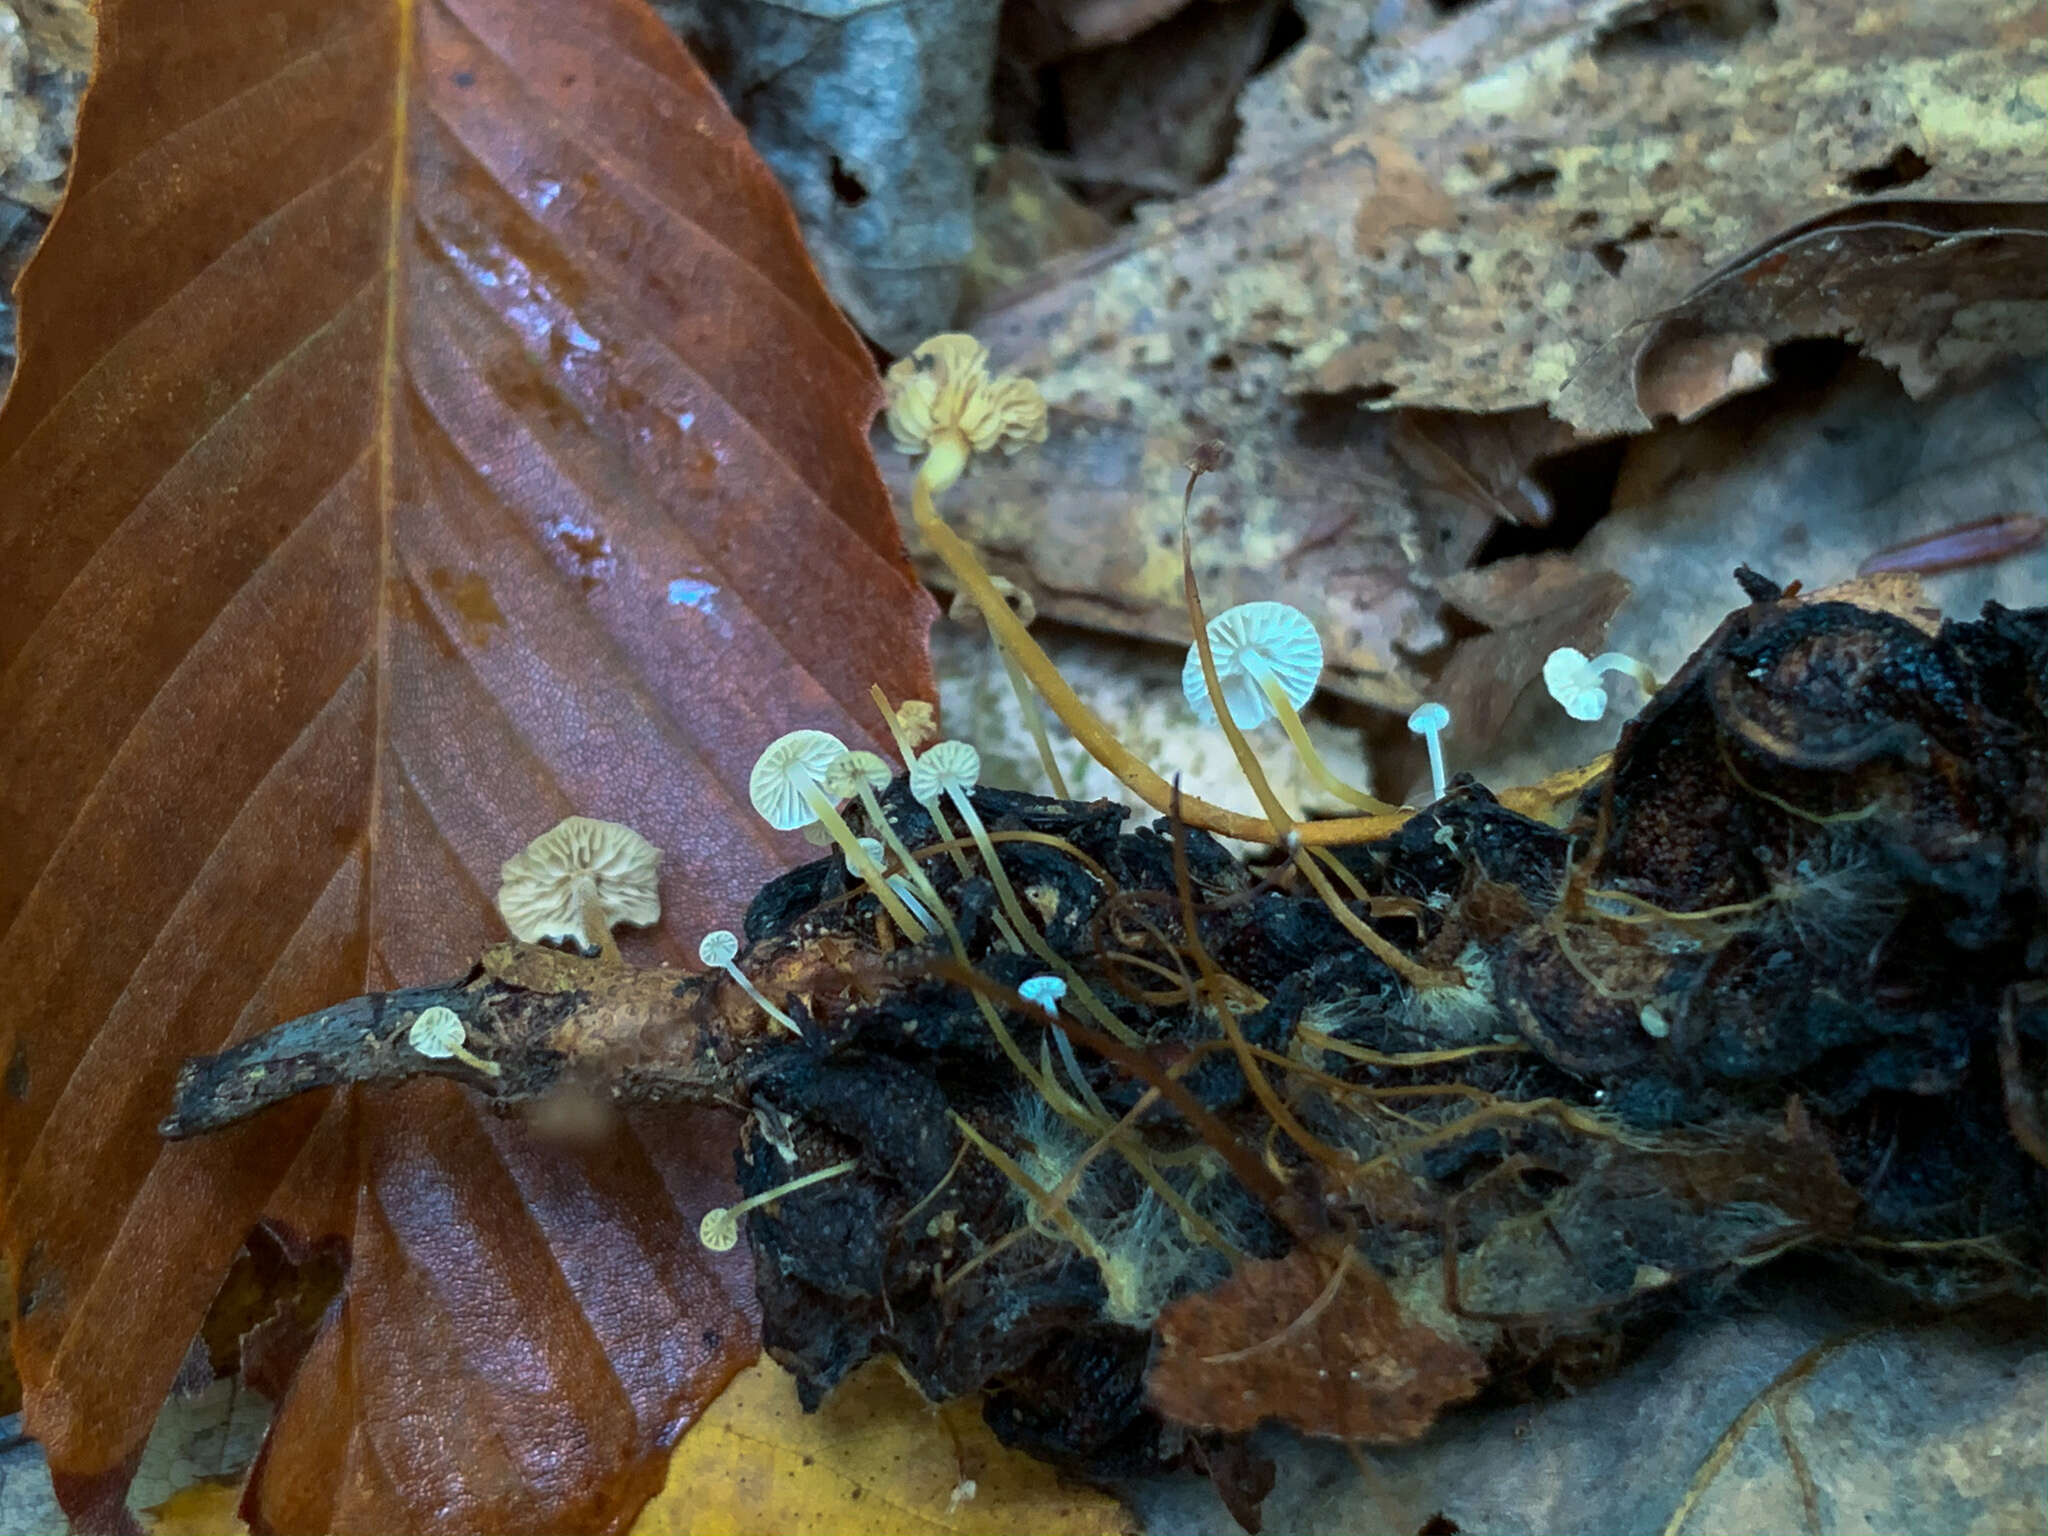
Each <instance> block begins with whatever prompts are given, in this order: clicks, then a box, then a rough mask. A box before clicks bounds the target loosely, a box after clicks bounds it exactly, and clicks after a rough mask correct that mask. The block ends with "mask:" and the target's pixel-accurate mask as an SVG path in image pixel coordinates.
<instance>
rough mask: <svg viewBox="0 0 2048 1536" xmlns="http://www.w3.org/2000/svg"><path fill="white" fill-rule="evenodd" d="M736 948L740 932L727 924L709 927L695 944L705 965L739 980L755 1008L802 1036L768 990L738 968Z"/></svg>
mask: <svg viewBox="0 0 2048 1536" xmlns="http://www.w3.org/2000/svg"><path fill="white" fill-rule="evenodd" d="M739 952H740V938H739V935H738V934H736V933H734V932H733V931H732V930H731V929H730V928H714V929H712V930H711V932H709V933H707V934H705V935H704V938H703V941H702V942H701V943H699V944H698V946H697V958H698V959H699V960H701V961H703V962H704V964H706V965H715V966H717V967H718V969H719V970H721V971H723V972H725V974H726V975H728V976H730V977H731V978H732V979H733V980H734V981H735V982H737V983H738V984H739V989H740V990H741V991H742V992H744V993H746V994H747V996H748V997H750V998H752V999H753V1001H754V1006H755V1007H756V1008H759V1009H760V1010H761V1011H762V1012H763V1013H765V1014H767V1015H768V1017H769V1018H771V1019H773V1020H774V1021H775V1022H776V1023H778V1024H780V1025H781V1026H782V1027H783V1028H784V1029H786V1030H788V1031H789V1032H790V1033H791V1034H792V1035H795V1036H796V1037H797V1039H799V1040H801V1039H803V1037H804V1032H803V1030H802V1029H801V1028H799V1027H798V1025H797V1022H796V1020H795V1019H792V1018H791V1017H790V1016H789V1015H788V1014H786V1013H784V1012H783V1011H782V1010H781V1009H780V1008H778V1007H776V1006H775V1005H774V1004H773V1003H771V1002H770V1001H768V995H767V993H765V992H763V991H762V990H761V989H760V988H759V987H757V986H755V985H754V983H753V980H752V978H750V977H749V976H748V975H747V973H746V972H745V971H743V970H741V969H740V968H739Z"/></svg>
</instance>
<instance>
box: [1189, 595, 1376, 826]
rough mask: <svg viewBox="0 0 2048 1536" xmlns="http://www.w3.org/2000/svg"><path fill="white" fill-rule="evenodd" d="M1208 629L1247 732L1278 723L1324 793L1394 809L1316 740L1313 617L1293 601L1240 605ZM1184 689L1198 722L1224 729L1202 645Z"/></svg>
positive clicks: (1319, 645)
mask: <svg viewBox="0 0 2048 1536" xmlns="http://www.w3.org/2000/svg"><path fill="white" fill-rule="evenodd" d="M1207 629H1208V638H1209V654H1210V656H1211V657H1212V658H1213V659H1214V661H1215V663H1216V680H1217V682H1219V683H1221V684H1222V685H1223V706H1224V707H1225V708H1227V709H1228V710H1229V711H1230V718H1231V720H1232V721H1233V722H1234V723H1235V724H1236V725H1237V726H1238V728H1239V729H1240V730H1247V731H1249V730H1252V729H1254V728H1256V727H1258V726H1261V725H1263V724H1265V723H1266V721H1268V720H1278V721H1279V722H1280V725H1281V728H1282V729H1283V730H1285V731H1286V732H1287V739H1288V740H1289V741H1290V742H1292V743H1293V744H1294V751H1295V755H1296V756H1298V757H1299V758H1300V759H1301V762H1302V766H1303V767H1305V768H1307V769H1308V771H1309V773H1310V774H1311V775H1312V776H1313V777H1314V779H1315V780H1316V782H1317V783H1318V784H1320V785H1322V786H1323V788H1324V789H1326V790H1328V791H1329V792H1330V793H1331V794H1333V795H1335V796H1336V797H1337V798H1338V799H1340V800H1343V801H1346V802H1347V803H1349V804H1351V805H1355V806H1358V807H1359V808H1360V809H1362V810H1367V811H1374V812H1385V811H1391V810H1393V809H1394V807H1393V806H1391V805H1388V804H1387V803H1386V802H1385V801H1382V800H1376V799H1374V798H1373V797H1372V796H1371V795H1368V794H1366V793H1365V792H1364V791H1363V790H1359V789H1354V788H1352V787H1351V786H1350V785H1349V784H1347V783H1345V782H1344V781H1343V780H1342V779H1341V778H1339V777H1338V776H1337V775H1336V774H1335V773H1334V772H1332V771H1331V769H1330V766H1329V764H1327V763H1325V762H1324V761H1323V758H1322V754H1321V753H1319V752H1317V751H1316V749H1315V746H1314V744H1313V743H1311V742H1310V740H1309V738H1308V728H1307V727H1306V726H1305V725H1303V724H1302V720H1301V710H1302V708H1303V707H1304V706H1305V705H1306V704H1307V703H1308V701H1309V700H1310V699H1311V698H1313V697H1315V691H1316V680H1317V679H1318V678H1320V677H1321V676H1322V673H1323V642H1322V639H1321V637H1320V636H1318V635H1317V634H1316V627H1315V625H1314V624H1312V623H1310V622H1309V618H1308V615H1307V614H1305V613H1303V612H1302V611H1301V610H1300V609H1299V608H1294V607H1290V606H1289V605H1288V604H1286V603H1273V602H1257V603H1239V604H1238V605H1237V606H1236V607H1235V608H1226V609H1225V610H1224V611H1223V612H1222V613H1219V614H1217V615H1216V617H1215V618H1213V619H1211V620H1210V621H1209V623H1208V626H1207ZM1180 687H1181V692H1182V693H1183V694H1185V695H1186V696H1187V701H1188V707H1189V708H1190V709H1192V710H1193V711H1194V712H1195V716H1196V718H1197V719H1199V720H1200V721H1201V722H1202V723H1203V724H1204V725H1214V724H1216V723H1217V720H1216V700H1214V699H1212V698H1210V697H1209V684H1208V679H1207V678H1206V677H1204V676H1203V674H1202V652H1201V648H1200V647H1199V646H1194V645H1191V646H1189V647H1188V658H1187V661H1186V663H1185V664H1184V665H1183V666H1182V667H1181V672H1180Z"/></svg>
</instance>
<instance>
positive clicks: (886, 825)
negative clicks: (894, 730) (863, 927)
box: [825, 752, 952, 930]
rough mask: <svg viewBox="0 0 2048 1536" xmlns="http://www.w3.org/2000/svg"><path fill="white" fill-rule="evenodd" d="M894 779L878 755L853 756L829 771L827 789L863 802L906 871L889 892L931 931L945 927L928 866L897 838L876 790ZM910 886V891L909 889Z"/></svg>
mask: <svg viewBox="0 0 2048 1536" xmlns="http://www.w3.org/2000/svg"><path fill="white" fill-rule="evenodd" d="M911 755H912V756H914V755H915V754H914V753H913V754H911ZM894 777H895V775H894V774H892V773H891V772H890V771H889V765H888V764H887V763H886V762H884V761H883V760H882V759H881V758H880V757H879V756H877V755H876V754H875V753H873V752H849V753H847V754H846V755H845V756H844V757H842V758H840V759H839V760H838V761H837V762H835V763H834V764H833V765H832V766H831V767H830V768H828V769H826V770H825V789H826V791H827V792H828V793H830V794H834V795H857V796H858V797H859V798H860V808H861V809H862V810H863V811H865V812H866V813H867V818H868V825H869V826H871V827H873V828H874V829H875V830H876V831H877V832H879V833H881V834H882V839H881V840H882V843H883V844H884V845H886V846H887V847H888V849H889V852H890V853H892V854H893V855H895V858H896V862H897V863H898V864H900V865H902V867H903V873H902V874H900V875H891V876H890V877H889V889H890V890H892V891H894V892H895V893H896V894H897V895H898V896H900V897H901V898H902V899H903V904H904V905H905V906H906V907H908V908H910V910H911V915H912V916H914V917H916V918H918V919H919V920H920V921H922V922H923V923H924V925H925V927H926V929H927V930H929V929H931V928H933V927H943V926H945V925H944V924H943V923H940V922H935V921H934V919H933V917H932V913H933V912H934V911H937V912H943V911H945V903H944V902H942V901H940V900H939V892H938V888H937V887H936V886H934V885H933V884H932V883H931V881H930V880H929V879H928V878H926V876H925V872H924V866H923V865H921V864H919V863H918V861H917V860H916V858H914V857H913V856H912V855H911V852H910V849H909V848H907V847H906V846H904V842H903V839H902V838H901V837H900V836H898V835H897V832H896V828H895V826H894V824H893V823H891V822H890V820H889V815H888V812H886V811H884V810H883V809H882V802H881V801H880V800H879V799H878V798H876V795H875V791H876V790H878V789H886V788H888V786H889V781H890V780H891V779H892V778H894ZM946 835H947V837H948V838H949V839H950V838H951V836H952V834H951V832H948V833H947V834H946ZM873 841H874V839H873V838H867V837H863V838H861V839H860V844H861V846H862V847H863V848H866V847H867V845H868V844H869V843H871V842H873ZM869 852H870V853H874V850H872V849H870V850H869ZM874 860H875V863H876V864H880V863H881V862H882V859H881V855H880V854H879V853H875V854H874ZM847 868H849V869H852V868H853V866H852V865H851V864H849V865H848V866H847ZM854 873H855V874H859V873H860V871H859V870H854ZM906 884H907V885H908V887H909V889H908V890H906V889H905V886H906ZM911 891H915V892H916V893H917V895H918V896H919V897H921V898H923V900H922V901H918V900H915V899H913V898H912V896H911Z"/></svg>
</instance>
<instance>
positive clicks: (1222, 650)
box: [1180, 602, 1323, 731]
mask: <svg viewBox="0 0 2048 1536" xmlns="http://www.w3.org/2000/svg"><path fill="white" fill-rule="evenodd" d="M1209 649H1210V651H1211V652H1212V653H1213V654H1214V656H1215V658H1216V680H1217V681H1218V682H1220V683H1221V684H1222V685H1223V701H1224V702H1225V703H1226V704H1228V705H1229V706H1230V718H1231V719H1232V720H1234V721H1236V722H1237V724H1238V726H1239V728H1240V729H1242V730H1247V731H1248V730H1250V729H1252V728H1253V727H1254V726H1259V725H1264V724H1265V723H1266V722H1267V721H1268V720H1270V719H1272V718H1273V706H1272V703H1271V701H1270V700H1268V699H1267V697H1266V691H1265V689H1264V688H1262V687H1260V686H1259V681H1258V679H1257V678H1256V677H1255V676H1254V675H1253V674H1254V673H1255V672H1257V671H1259V670H1261V669H1263V670H1264V671H1266V672H1267V673H1268V674H1270V675H1271V677H1272V678H1273V680H1274V681H1275V682H1276V683H1278V684H1279V685H1280V691H1281V692H1282V693H1284V694H1285V695H1286V696H1287V702H1288V703H1290V704H1292V705H1293V706H1294V707H1295V708H1296V709H1300V708H1301V707H1302V706H1303V705H1305V704H1307V703H1308V701H1309V700H1310V699H1311V698H1313V697H1314V696H1315V691H1316V679H1317V678H1319V677H1321V676H1322V675H1323V642H1322V640H1321V638H1320V637H1319V636H1318V635H1317V634H1316V627H1315V625H1313V624H1311V623H1310V622H1309V620H1308V615H1307V614H1305V613H1303V612H1302V611H1301V610H1300V609H1299V608H1290V607H1289V606H1288V605H1287V604H1285V603H1270V602H1262V603H1239V604H1238V605H1237V606H1236V607H1235V608H1227V609H1225V610H1224V611H1223V612H1222V613H1219V614H1217V615H1216V617H1215V618H1213V619H1211V620H1210V621H1209ZM1180 687H1181V692H1182V693H1184V694H1186V695H1187V700H1188V708H1190V709H1192V710H1193V711H1194V712H1195V717H1196V718H1197V719H1198V720H1200V721H1201V722H1202V723H1203V724H1204V725H1214V724H1215V723H1216V706H1215V704H1214V703H1213V702H1212V701H1211V700H1210V698H1209V689H1208V687H1207V685H1206V684H1205V683H1204V681H1203V678H1202V653H1201V651H1200V649H1199V648H1197V647H1195V646H1192V645H1191V646H1189V647H1188V659H1187V664H1186V665H1185V666H1183V667H1182V668H1181V672H1180Z"/></svg>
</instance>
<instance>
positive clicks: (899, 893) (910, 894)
mask: <svg viewBox="0 0 2048 1536" xmlns="http://www.w3.org/2000/svg"><path fill="white" fill-rule="evenodd" d="M856 841H858V842H859V844H860V846H861V851H862V852H863V853H865V854H866V855H867V856H868V857H869V858H870V859H873V860H874V861H875V863H876V864H877V865H879V864H881V863H882V860H883V857H884V855H885V853H886V850H885V849H884V847H883V845H882V840H881V839H880V838H879V837H863V838H858V839H856ZM846 872H847V873H848V874H849V875H852V876H854V877H855V878H856V879H858V878H859V877H860V871H859V870H857V869H855V868H854V867H853V866H852V865H851V864H848V865H847V866H846ZM888 881H889V889H890V890H892V891H894V892H895V893H896V899H897V900H898V901H900V902H902V903H903V905H904V906H906V907H908V908H910V915H911V916H912V917H914V918H916V919H917V920H918V921H919V922H921V923H923V924H924V926H925V931H926V932H928V933H929V932H931V931H932V930H934V929H936V928H937V927H938V926H939V925H938V923H937V922H936V921H935V920H934V919H933V917H932V914H931V909H930V908H928V907H927V906H925V904H924V900H923V898H922V897H920V896H919V895H918V894H917V891H916V888H915V887H913V886H912V885H911V883H910V881H909V880H907V879H906V878H905V877H903V876H902V875H890V876H888Z"/></svg>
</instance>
